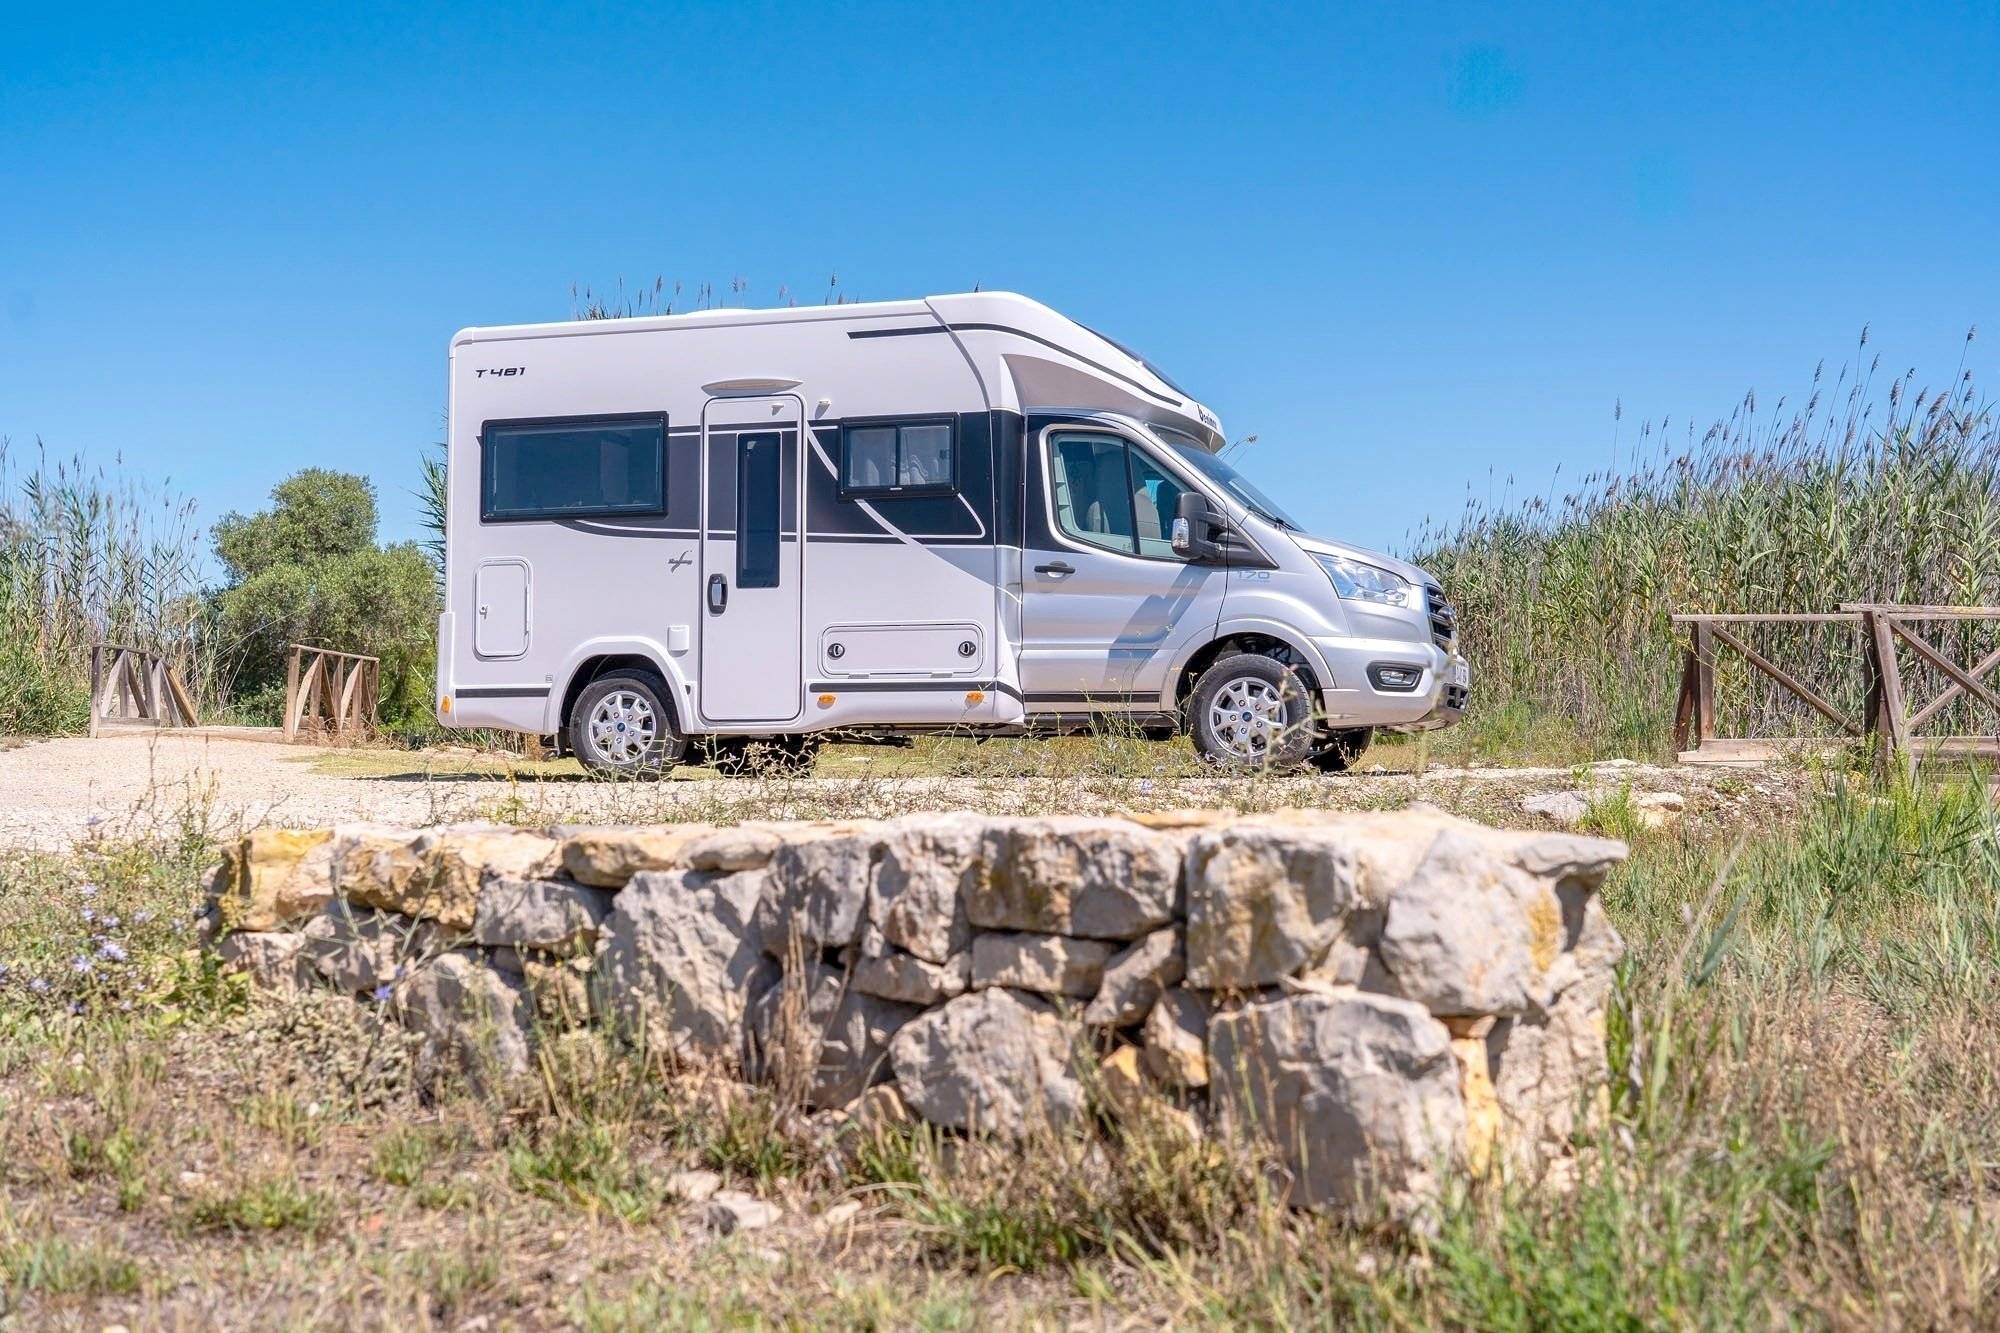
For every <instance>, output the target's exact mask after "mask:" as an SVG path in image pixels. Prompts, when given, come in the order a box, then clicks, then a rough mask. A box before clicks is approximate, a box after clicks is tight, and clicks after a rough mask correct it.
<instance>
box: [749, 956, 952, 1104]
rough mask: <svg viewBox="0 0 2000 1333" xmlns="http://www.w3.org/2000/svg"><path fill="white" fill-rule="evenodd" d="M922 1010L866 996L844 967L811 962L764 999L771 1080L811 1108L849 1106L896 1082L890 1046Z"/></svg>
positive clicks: (757, 1019) (759, 1010)
mask: <svg viewBox="0 0 2000 1333" xmlns="http://www.w3.org/2000/svg"><path fill="white" fill-rule="evenodd" d="M920 1012H921V1010H919V1009H918V1008H917V1007H916V1006H915V1005H908V1004H899V1003H897V1002H896V1001H894V1000H883V999H878V998H876V997H875V996H873V995H863V994H861V993H860V992H858V991H856V990H854V989H853V988H852V987H850V986H849V985H848V984H847V977H846V975H845V974H844V973H842V972H841V971H840V970H839V969H838V968H832V967H826V966H824V965H822V964H819V963H814V962H808V963H806V964H805V966H804V967H803V968H802V969H800V970H799V971H797V972H793V973H792V974H790V975H788V976H787V977H785V979H784V980H782V981H780V982H779V983H778V984H777V985H775V986H773V987H771V988H770V989H769V990H767V991H765V992H764V994H763V995H762V996H761V997H759V999H758V1000H757V1003H756V1008H755V1011H754V1014H753V1019H752V1021H753V1023H754V1026H755V1029H756V1033H757V1038H758V1043H759V1047H760V1049H761V1051H762V1054H763V1074H764V1077H765V1079H766V1080H767V1081H769V1082H772V1083H775V1084H777V1085H778V1086H779V1087H781V1088H784V1089H787V1090H793V1089H796V1090H798V1091H800V1092H802V1093H803V1095H804V1097H805V1100H806V1102H807V1104H808V1105H811V1106H815V1107H834V1106H845V1105H847V1104H848V1103H849V1102H852V1101H853V1100H854V1099H855V1098H857V1097H859V1096H860V1095H861V1094H862V1093H863V1092H865V1091H867V1089H868V1088H869V1087H870V1086H871V1085H872V1084H875V1083H879V1082H881V1081H882V1080H883V1079H886V1078H887V1077H889V1042H890V1039H891V1038H893V1037H894V1036H895V1035H896V1033H897V1032H898V1031H899V1030H901V1028H902V1026H903V1025H904V1024H905V1023H907V1022H909V1021H910V1020H911V1019H912V1018H914V1017H916V1016H917V1014H918V1013H920Z"/></svg>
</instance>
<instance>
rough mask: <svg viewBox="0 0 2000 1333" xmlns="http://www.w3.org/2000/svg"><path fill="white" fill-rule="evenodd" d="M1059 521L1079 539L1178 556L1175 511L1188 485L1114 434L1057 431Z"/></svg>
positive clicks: (1054, 483)
mask: <svg viewBox="0 0 2000 1333" xmlns="http://www.w3.org/2000/svg"><path fill="white" fill-rule="evenodd" d="M1049 489H1050V496H1051V498H1052V499H1053V500H1054V502H1055V503H1054V507H1055V514H1056V526H1057V527H1059V528H1061V529H1062V531H1063V535H1064V536H1067V537H1069V538H1071V539H1073V540H1075V541H1080V542H1088V543H1089V544H1090V545H1092V546H1102V547H1104V548H1105V549H1107V550H1112V551H1124V552H1126V553H1128V554H1133V555H1144V556H1151V557H1154V558H1156V559H1168V560H1171V559H1175V558H1177V557H1176V556H1175V555H1174V548H1173V541H1172V538H1173V532H1174V511H1175V509H1176V508H1177V507H1178V506H1179V504H1180V497H1181V492H1182V491H1184V490H1185V489H1186V487H1184V486H1182V485H1181V484H1180V483H1179V482H1177V481H1175V480H1174V479H1173V478H1172V477H1170V476H1168V475H1167V474H1166V472H1165V471H1164V470H1162V469H1161V468H1160V467H1159V466H1158V465H1156V464H1155V463H1154V462H1153V461H1152V460H1151V459H1150V458H1148V457H1147V456H1146V455H1145V454H1143V453H1141V452H1140V451H1139V450H1137V449H1134V448H1132V447H1131V446H1129V445H1128V444H1127V443H1126V442H1125V441H1124V440H1122V439H1120V438H1118V437H1117V436H1113V435H1094V434H1084V433H1081V432H1079V433H1077V434H1073V435H1058V436H1056V437H1055V438H1054V439H1053V440H1052V441H1050V444H1049Z"/></svg>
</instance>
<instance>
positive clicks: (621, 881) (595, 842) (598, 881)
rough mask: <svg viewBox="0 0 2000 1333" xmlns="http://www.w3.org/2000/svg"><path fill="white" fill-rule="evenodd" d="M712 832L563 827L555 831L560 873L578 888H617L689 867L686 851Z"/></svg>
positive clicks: (680, 827)
mask: <svg viewBox="0 0 2000 1333" xmlns="http://www.w3.org/2000/svg"><path fill="white" fill-rule="evenodd" d="M713 831H714V830H713V829H711V827H710V826H709V825H707V824H626V825H619V826H612V827H606V828H566V829H562V830H560V832H562V833H563V835H564V837H563V847H562V863H563V868H564V869H565V870H567V871H569V874H570V878H572V879H574V880H576V881H577V882H578V883H580V884H589V885H593V886H595V887H597V888H600V889H622V888H624V887H625V885H626V884H627V883H629V882H630V881H631V879H632V877H633V876H634V875H638V874H643V873H644V872H646V871H648V870H683V869H689V868H691V864H690V861H689V858H688V856H687V852H688V849H689V848H690V846H692V845H696V844H698V843H700V842H701V841H702V840H703V839H704V838H706V837H707V836H708V835H709V834H710V833H711V832H713Z"/></svg>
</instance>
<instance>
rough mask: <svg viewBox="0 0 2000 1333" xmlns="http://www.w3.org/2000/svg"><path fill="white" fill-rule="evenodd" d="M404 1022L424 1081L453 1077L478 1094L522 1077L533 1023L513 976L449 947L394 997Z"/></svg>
mask: <svg viewBox="0 0 2000 1333" xmlns="http://www.w3.org/2000/svg"><path fill="white" fill-rule="evenodd" d="M396 1005H397V1008H398V1010H399V1012H400V1013H401V1014H402V1018H403V1022H404V1023H405V1024H406V1025H407V1026H408V1027H409V1028H410V1029H412V1030H413V1031H415V1032H416V1033H418V1034H419V1035H420V1036H421V1037H422V1038H423V1043H422V1045H421V1046H420V1047H419V1049H418V1055H417V1068H418V1075H419V1077H420V1078H424V1079H426V1080H427V1081H428V1080H433V1079H436V1078H437V1077H438V1076H440V1075H442V1074H444V1073H446V1072H448V1071H455V1072H457V1073H461V1074H463V1075H464V1076H465V1077H466V1079H467V1080H468V1082H469V1083H470V1084H471V1086H472V1088H473V1090H474V1091H475V1092H478V1093H479V1094H481V1095H482V1096H495V1095H499V1094H501V1093H503V1092H505V1091H506V1089H507V1088H508V1086H509V1085H510V1084H512V1083H513V1082H514V1081H515V1080H518V1079H520V1078H522V1077H524V1076H525V1075H526V1074H527V1072H528V1053H529V1031H530V1028H531V1024H532V1019H531V1017H530V1014H529V1005H528V997H527V994H526V993H525V991H523V989H522V987H521V983H520V980H519V979H518V978H514V977H509V976H507V975H506V974H505V973H503V972H499V971H496V970H495V969H493V968H490V967H486V966H484V965H482V963H481V961H480V959H479V956H478V955H477V954H475V953H472V952H471V951H469V950H463V949H454V950H451V951H450V952H448V953H444V954H441V955H439V956H438V957H436V958H434V959H431V960H430V961H429V962H426V963H424V964H423V965H421V966H419V967H417V968H416V969H415V970H413V971H412V972H411V973H410V976H409V979H408V981H407V982H405V984H404V985H403V986H402V987H401V988H400V989H399V990H398V991H397V993H396Z"/></svg>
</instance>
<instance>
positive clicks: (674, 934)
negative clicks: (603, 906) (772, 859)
mask: <svg viewBox="0 0 2000 1333" xmlns="http://www.w3.org/2000/svg"><path fill="white" fill-rule="evenodd" d="M768 883H769V875H768V872H766V871H761V870H747V871H742V872H740V873H737V874H732V875H718V874H713V873H709V872H706V871H697V870H678V871H660V870H653V871H646V872H644V873H642V874H639V875H635V876H633V878H632V881H631V883H629V884H627V885H626V886H625V889H624V891H623V892H621V893H620V894H619V895H618V897H617V898H616V899H615V900H614V903H613V907H612V912H611V916H610V917H609V918H608V919H607V920H606V922H605V925H604V936H603V939H602V941H601V942H600V944H599V946H598V948H599V953H598V963H597V968H596V971H595V972H594V974H593V985H592V991H593V995H592V1002H593V1007H594V1008H595V1009H596V1010H597V1012H599V1013H601V1014H604V1015H605V1016H607V1017H608V1018H610V1019H611V1020H612V1021H613V1022H614V1023H617V1024H619V1025H621V1026H623V1027H624V1028H625V1029H626V1030H627V1031H628V1032H629V1033H630V1034H632V1035H634V1036H635V1037H638V1038H640V1039H642V1040H644V1041H646V1042H649V1043H655V1044H660V1045H664V1046H665V1047H666V1048H667V1049H669V1050H672V1051H674V1052H676V1053H677V1054H679V1055H680V1056H682V1057H683V1058H685V1059H690V1060H694V1061H696V1062H698V1063H714V1062H718V1061H719V1062H722V1063H731V1062H735V1061H739V1060H741V1059H742V1058H743V1055H744V1047H745V1036H746V1029H745V1026H744V1016H745V1012H746V1010H747V1008H748V1006H749V1004H750V1003H751V1002H752V1001H753V1000H755V999H756V998H757V997H758V996H760V995H762V994H763V992H764V991H765V989H766V988H768V987H769V986H770V985H771V983H772V982H774V981H776V980H777V976H778V968H777V964H776V963H774V962H773V961H772V960H771V959H770V958H768V957H766V956H765V954H764V950H763V941H762V939H761V938H760V937H759V935H758V933H757V928H756V921H755V918H756V913H757V910H758V905H759V904H760V902H761V901H762V900H763V898H764V895H765V892H766V887H767V885H768Z"/></svg>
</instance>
